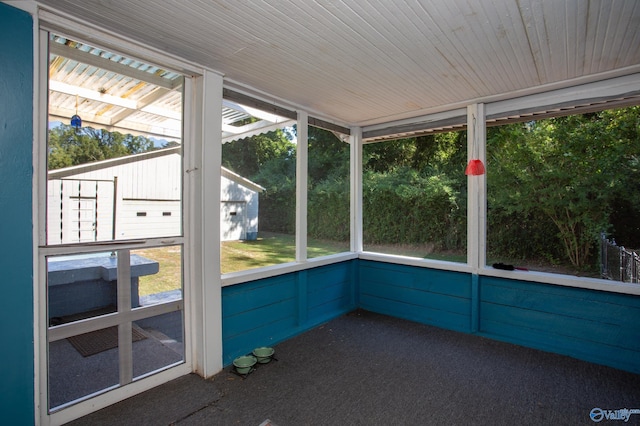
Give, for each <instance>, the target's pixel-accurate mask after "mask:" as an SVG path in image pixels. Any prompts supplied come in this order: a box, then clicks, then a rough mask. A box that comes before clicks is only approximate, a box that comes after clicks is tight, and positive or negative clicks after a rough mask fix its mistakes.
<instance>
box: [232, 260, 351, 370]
mask: <svg viewBox="0 0 640 426" xmlns="http://www.w3.org/2000/svg"><path fill="white" fill-rule="evenodd" d="M355 272H356V268H355V264H354V263H353V262H352V261H347V262H341V263H337V264H333V265H329V266H322V267H318V268H313V269H308V270H305V271H300V272H295V273H290V274H285V275H281V276H277V277H272V278H266V279H262V280H257V281H251V282H247V283H243V284H237V285H233V286H229V287H224V288H223V289H222V335H223V342H222V347H223V363H224V364H225V365H230V364H231V363H232V362H233V360H234V359H235V358H236V357H237V356H240V355H244V354H247V353H249V352H251V351H252V350H253V349H254V348H256V347H259V346H272V345H275V344H276V343H278V342H281V341H283V340H285V339H288V338H290V337H292V336H294V335H296V334H299V333H302V332H304V331H306V330H309V329H311V328H313V327H315V326H317V325H319V324H322V323H323V322H326V321H328V320H330V319H332V318H335V317H337V316H340V315H342V314H344V313H347V312H349V311H352V310H353V309H355V308H356V306H357V305H356V297H357V295H356V286H355V283H356V282H357V280H356V279H355V278H356V277H355V275H354V273H355Z"/></svg>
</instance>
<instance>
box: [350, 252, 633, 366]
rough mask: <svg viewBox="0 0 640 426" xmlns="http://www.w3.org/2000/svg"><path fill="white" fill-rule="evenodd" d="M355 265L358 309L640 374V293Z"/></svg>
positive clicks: (362, 263)
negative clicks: (356, 269) (357, 270)
mask: <svg viewBox="0 0 640 426" xmlns="http://www.w3.org/2000/svg"><path fill="white" fill-rule="evenodd" d="M359 265H360V266H359V274H360V278H359V279H360V282H359V289H360V294H359V299H360V304H359V307H361V308H363V309H367V310H370V311H373V312H378V313H382V314H386V315H390V316H395V317H399V318H405V319H408V320H412V321H416V322H420V323H423V324H429V325H434V326H437V327H442V328H447V329H450V330H456V331H462V332H467V333H477V334H480V335H482V336H485V337H490V338H493V339H496V340H502V341H506V342H510V343H515V344H518V345H522V346H528V347H532V348H536V349H541V350H544V351H549V352H555V353H559V354H563V355H568V356H571V357H574V358H578V359H582V360H585V361H589V362H594V363H598V364H603V365H608V366H611V367H614V368H619V369H622V370H626V371H631V372H634V373H640V296H632V295H625V294H618V293H609V292H604V291H596V290H588V289H582V288H573V287H563V286H558V285H551V284H543V283H536V282H527V281H517V280H510V279H504V278H493V277H483V276H480V277H479V276H475V275H471V274H465V273H458V272H448V271H439V270H433V269H428V268H419V267H413V266H404V265H396V264H390V263H384V262H373V261H362V260H360V261H359Z"/></svg>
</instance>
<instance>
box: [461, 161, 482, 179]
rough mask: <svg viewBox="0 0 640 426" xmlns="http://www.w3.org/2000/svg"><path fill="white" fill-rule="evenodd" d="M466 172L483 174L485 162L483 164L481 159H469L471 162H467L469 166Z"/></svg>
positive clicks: (476, 174) (477, 174) (466, 173)
mask: <svg viewBox="0 0 640 426" xmlns="http://www.w3.org/2000/svg"><path fill="white" fill-rule="evenodd" d="M464 174H465V175H467V176H480V175H483V174H484V164H482V161H481V160H477V159H473V160H469V164H467V168H466V169H465V171H464Z"/></svg>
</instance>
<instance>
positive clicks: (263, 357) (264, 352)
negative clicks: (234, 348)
mask: <svg viewBox="0 0 640 426" xmlns="http://www.w3.org/2000/svg"><path fill="white" fill-rule="evenodd" d="M274 352H275V351H274V350H273V348H267V347H262V348H255V349H254V350H253V355H255V357H256V358H257V360H258V362H259V363H260V364H266V363H268V362H269V361H271V358H272V357H273V354H274Z"/></svg>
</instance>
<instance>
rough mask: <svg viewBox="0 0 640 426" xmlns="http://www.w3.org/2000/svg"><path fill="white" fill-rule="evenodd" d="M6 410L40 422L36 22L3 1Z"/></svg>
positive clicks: (0, 136)
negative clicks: (35, 273) (36, 292)
mask: <svg viewBox="0 0 640 426" xmlns="http://www.w3.org/2000/svg"><path fill="white" fill-rule="evenodd" d="M0 40H3V43H2V44H1V47H0V182H2V189H1V190H0V206H1V208H0V235H1V236H2V244H0V270H1V271H2V278H1V280H0V286H2V297H1V298H0V324H2V325H1V327H0V330H2V331H1V332H0V333H1V340H2V342H3V348H4V350H3V351H2V355H0V377H1V379H0V413H2V419H3V423H6V424H31V423H33V422H34V400H33V392H34V385H33V382H34V369H33V272H32V268H33V257H32V250H33V237H32V235H33V234H32V224H31V222H32V221H31V214H32V213H31V212H32V209H31V194H32V154H31V152H32V149H33V148H32V140H33V21H32V19H31V16H30V15H29V14H27V13H25V12H23V11H20V10H18V9H15V8H13V7H10V6H7V5H5V4H2V3H0Z"/></svg>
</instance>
